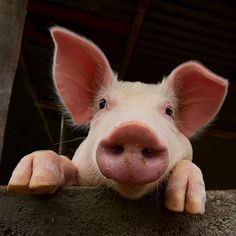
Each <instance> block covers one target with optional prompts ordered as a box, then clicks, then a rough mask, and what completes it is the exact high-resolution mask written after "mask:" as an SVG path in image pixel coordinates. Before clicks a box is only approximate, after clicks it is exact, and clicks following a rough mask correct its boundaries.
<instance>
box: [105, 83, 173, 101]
mask: <svg viewBox="0 0 236 236" xmlns="http://www.w3.org/2000/svg"><path fill="white" fill-rule="evenodd" d="M109 93H110V94H111V95H112V94H113V95H114V96H119V95H120V96H129V97H130V96H139V97H140V96H144V97H146V96H149V97H150V96H163V97H166V98H170V97H171V91H169V90H168V89H167V88H166V86H165V84H164V83H160V84H146V83H142V82H123V81H118V82H116V83H114V84H113V85H112V86H111V87H110V89H109Z"/></svg>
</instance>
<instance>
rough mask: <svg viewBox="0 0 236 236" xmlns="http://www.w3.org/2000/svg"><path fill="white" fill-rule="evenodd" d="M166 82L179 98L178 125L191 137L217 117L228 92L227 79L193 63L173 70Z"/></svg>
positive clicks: (187, 63)
mask: <svg viewBox="0 0 236 236" xmlns="http://www.w3.org/2000/svg"><path fill="white" fill-rule="evenodd" d="M167 83H168V86H169V87H171V88H172V89H173V90H174V92H175V94H176V95H177V104H178V110H177V113H176V119H177V125H178V127H179V129H180V130H181V131H182V133H183V134H185V135H186V136H187V137H189V138H190V137H192V136H193V135H194V134H195V133H196V132H197V131H198V130H199V129H200V128H202V127H204V126H206V125H207V124H208V123H209V122H210V121H212V119H213V118H214V117H215V116H216V114H217V113H218V111H219V109H220V108H221V106H222V103H223V101H224V99H225V96H226V93H227V89H228V81H227V80H225V79H223V78H221V77H220V76H218V75H216V74H214V73H212V72H211V71H209V70H208V69H206V68H205V67H203V66H202V65H201V64H199V63H197V62H194V61H190V62H186V63H184V64H181V65H180V66H178V67H177V68H176V69H174V70H173V71H172V73H171V74H170V75H169V77H168V79H167Z"/></svg>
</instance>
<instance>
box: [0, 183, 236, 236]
mask: <svg viewBox="0 0 236 236" xmlns="http://www.w3.org/2000/svg"><path fill="white" fill-rule="evenodd" d="M207 199H208V200H207V204H206V213H205V215H198V216H194V215H188V214H185V213H181V214H179V213H173V212H170V211H168V210H167V209H165V207H164V206H163V193H160V194H159V197H157V195H156V194H153V195H151V196H148V197H146V198H145V199H142V200H139V201H129V200H125V199H122V198H121V197H119V196H118V194H116V193H114V192H112V191H111V190H106V189H94V188H80V187H73V188H65V189H63V190H62V191H59V192H57V193H56V194H53V195H43V196H15V195H13V194H9V193H7V192H6V188H5V187H1V188H0V206H1V210H0V235H14V236H15V235H34V236H36V235H47V236H48V235H52V236H55V235H56V236H59V235H145V236H147V235H167V236H169V235H175V236H176V235H207V236H208V235H214V236H216V235H217V236H218V235H222V236H223V235H224V236H228V235H232V236H233V235H234V236H235V235H236V190H228V191H209V192H208V193H207Z"/></svg>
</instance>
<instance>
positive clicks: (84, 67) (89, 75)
mask: <svg viewBox="0 0 236 236" xmlns="http://www.w3.org/2000/svg"><path fill="white" fill-rule="evenodd" d="M50 31H51V34H52V37H53V41H54V44H55V51H54V61H53V77H54V81H55V85H56V88H57V89H58V92H59V94H60V95H61V97H62V99H63V101H64V103H65V105H66V107H67V108H68V110H69V111H70V113H71V115H72V118H73V120H74V121H75V122H77V123H85V122H88V121H89V120H90V119H91V118H92V108H91V105H92V102H93V99H94V97H95V96H96V95H97V92H98V90H99V89H100V88H101V87H105V86H106V85H108V84H109V83H111V82H112V80H113V79H114V74H113V71H112V69H111V67H110V65H109V62H108V60H107V58H106V56H105V55H104V54H103V52H102V51H101V50H100V49H99V48H98V47H97V46H96V45H95V44H93V43H92V42H91V41H89V40H87V39H85V38H83V37H81V36H79V35H77V34H75V33H73V32H71V31H69V30H67V29H65V28H62V27H53V28H51V30H50Z"/></svg>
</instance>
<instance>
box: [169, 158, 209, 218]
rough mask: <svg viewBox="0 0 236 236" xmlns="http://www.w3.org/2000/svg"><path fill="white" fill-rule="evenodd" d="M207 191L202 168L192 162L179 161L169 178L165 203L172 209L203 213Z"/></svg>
mask: <svg viewBox="0 0 236 236" xmlns="http://www.w3.org/2000/svg"><path fill="white" fill-rule="evenodd" d="M205 202H206V193H205V184H204V180H203V176H202V172H201V170H200V169H199V168H198V167H197V166H196V165H195V164H193V163H192V162H190V161H187V160H182V161H179V162H178V163H177V165H176V166H175V168H174V169H173V171H172V173H171V175H170V178H169V180H168V184H167V189H166V200H165V205H166V207H167V208H168V209H170V210H172V211H177V212H181V211H184V210H185V211H187V212H189V213H192V214H203V213H204V211H205Z"/></svg>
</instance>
